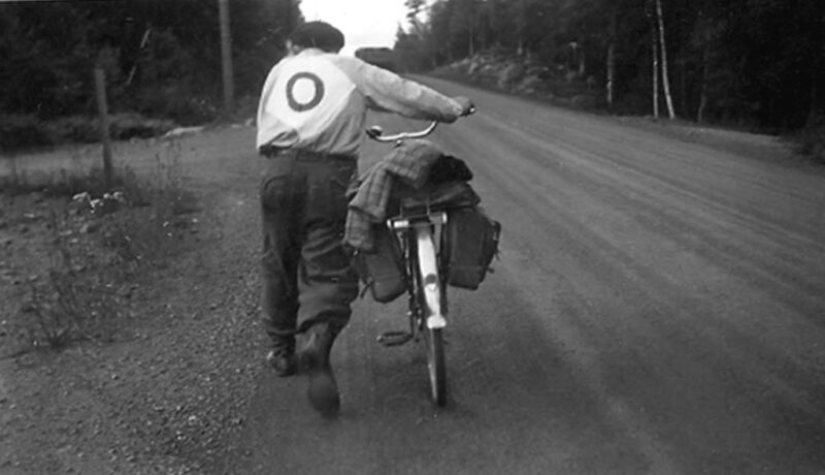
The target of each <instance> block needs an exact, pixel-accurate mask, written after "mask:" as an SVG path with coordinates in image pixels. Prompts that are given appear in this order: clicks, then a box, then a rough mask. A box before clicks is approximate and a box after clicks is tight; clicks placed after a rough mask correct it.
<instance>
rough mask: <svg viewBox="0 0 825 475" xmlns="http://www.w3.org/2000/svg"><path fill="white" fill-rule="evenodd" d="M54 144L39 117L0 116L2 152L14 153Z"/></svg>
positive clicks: (0, 148)
mask: <svg viewBox="0 0 825 475" xmlns="http://www.w3.org/2000/svg"><path fill="white" fill-rule="evenodd" d="M52 144H53V140H52V137H51V136H50V134H49V133H48V130H47V128H46V127H44V125H43V123H42V122H41V121H40V120H38V119H37V117H35V116H33V115H0V150H2V151H6V152H14V151H18V150H24V149H31V148H35V147H41V146H48V145H52Z"/></svg>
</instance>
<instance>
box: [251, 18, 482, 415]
mask: <svg viewBox="0 0 825 475" xmlns="http://www.w3.org/2000/svg"><path fill="white" fill-rule="evenodd" d="M343 46H344V36H343V34H342V33H341V32H340V31H339V30H337V29H336V28H334V27H333V26H331V25H329V24H327V23H324V22H310V23H304V24H303V25H301V26H299V27H298V28H297V29H296V30H295V31H294V32H293V33H292V34H291V35H290V37H289V39H288V41H287V48H288V50H289V55H288V56H287V57H285V58H284V59H283V60H281V61H280V62H279V63H278V64H276V65H275V66H274V67H273V68H272V70H271V71H270V73H269V76H268V77H267V80H266V83H265V84H264V88H263V92H262V94H261V99H260V104H259V107H258V121H257V126H258V131H257V147H258V151H259V152H260V154H261V155H263V156H265V157H267V158H268V159H269V160H268V163H267V170H266V172H265V174H264V178H263V181H262V183H261V189H260V194H261V212H262V218H263V234H264V249H263V317H264V323H265V328H266V331H267V334H268V335H269V337H270V340H271V344H272V348H271V351H270V352H269V353H268V355H267V362H268V363H269V364H270V365H271V366H272V367H273V368H274V370H275V372H276V374H278V375H279V376H290V375H293V374H295V373H296V371H297V369H298V367H300V368H301V370H302V371H304V372H306V373H307V374H308V376H309V387H308V391H307V396H308V398H309V402H310V404H311V405H312V407H313V408H315V409H316V410H317V411H319V412H320V413H321V414H322V415H324V416H328V417H329V416H334V415H336V414H337V413H338V410H339V408H340V396H339V394H338V387H337V384H336V382H335V378H334V375H333V373H332V367H331V364H330V359H329V354H330V350H331V348H332V344H333V342H334V341H335V338H336V336H337V335H338V334H339V333H340V332H341V330H342V329H343V328H344V326H346V324H347V322H348V321H349V318H350V314H351V308H350V305H351V303H352V301H353V300H354V299H355V298H356V297H357V295H358V278H357V275H356V273H355V272H354V270H353V268H352V267H351V266H350V261H349V257H348V256H347V254H346V253H345V251H344V247H343V243H342V238H343V235H344V226H345V222H346V216H347V200H346V190H347V187H348V186H349V183H350V181H351V180H352V179H353V178H354V177H356V176H357V159H358V153H359V149H360V145H361V141H362V140H363V135H364V133H363V129H364V123H365V119H366V111H367V109H373V110H380V111H389V112H395V113H397V114H400V115H403V116H406V117H411V118H417V119H428V120H438V121H441V122H453V121H455V120H456V119H458V118H459V117H461V116H463V115H466V114H468V113H469V112H470V111H471V109H472V103H471V102H470V101H469V100H468V99H466V98H463V97H456V98H449V97H446V96H444V95H442V94H439V93H438V92H436V91H434V90H432V89H430V88H427V87H425V86H422V85H420V84H417V83H415V82H412V81H409V80H406V79H404V78H401V77H400V76H397V75H395V74H394V73H391V72H389V71H386V70H383V69H380V68H377V67H375V66H371V65H369V64H367V63H365V62H363V61H361V60H359V59H356V58H349V57H344V56H340V55H338V54H337V53H338V52H339V51H340V50H341V48H342V47H343ZM299 323H300V325H299ZM298 333H304V334H305V339H304V344H303V345H302V348H301V351H300V352H298V355H297V356H296V351H295V335H296V334H298Z"/></svg>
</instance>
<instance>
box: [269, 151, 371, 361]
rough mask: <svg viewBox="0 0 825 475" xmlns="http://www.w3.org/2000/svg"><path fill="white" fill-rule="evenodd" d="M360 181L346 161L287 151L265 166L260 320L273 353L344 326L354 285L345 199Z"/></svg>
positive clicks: (348, 159)
mask: <svg viewBox="0 0 825 475" xmlns="http://www.w3.org/2000/svg"><path fill="white" fill-rule="evenodd" d="M356 175H357V163H356V160H355V159H354V158H351V157H338V156H329V155H321V154H314V153H308V152H301V151H287V152H282V153H280V154H278V155H277V156H275V157H272V158H270V159H269V160H268V164H267V169H266V171H265V173H264V177H263V181H262V183H261V190H260V195H261V214H262V217H263V234H264V250H263V317H264V325H265V328H266V331H267V333H268V334H269V336H270V338H271V339H272V342H273V344H274V345H276V346H277V345H289V346H291V347H294V341H295V340H294V337H293V336H286V335H287V334H288V333H289V332H293V331H294V330H296V328H297V327H298V324H299V323H300V328H301V329H305V328H308V327H309V326H311V325H312V324H314V323H320V322H329V323H330V326H331V327H333V328H334V329H336V330H340V329H341V328H343V327H344V326H345V325H346V324H347V322H348V321H349V318H350V314H351V313H352V310H351V308H350V304H351V303H352V301H353V300H355V298H356V297H357V296H358V278H357V274H356V273H355V271H354V269H353V268H352V266H351V264H350V258H349V256H348V255H347V253H346V252H345V250H344V246H343V236H344V225H345V223H346V217H347V200H346V191H347V187H348V186H349V183H350V180H351V179H353V177H354V176H356Z"/></svg>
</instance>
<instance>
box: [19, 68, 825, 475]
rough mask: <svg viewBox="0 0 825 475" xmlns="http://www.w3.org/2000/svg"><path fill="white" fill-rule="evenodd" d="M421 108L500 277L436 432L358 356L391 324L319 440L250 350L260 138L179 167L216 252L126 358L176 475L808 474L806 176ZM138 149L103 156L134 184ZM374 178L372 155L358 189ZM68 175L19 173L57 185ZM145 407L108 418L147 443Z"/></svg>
mask: <svg viewBox="0 0 825 475" xmlns="http://www.w3.org/2000/svg"><path fill="white" fill-rule="evenodd" d="M427 82H430V83H431V84H433V85H434V86H436V87H437V88H438V89H440V90H443V91H445V92H447V93H449V94H464V95H468V96H470V97H472V98H473V99H474V101H475V102H476V104H477V105H478V109H479V112H478V113H477V114H476V115H475V116H473V117H470V118H469V119H466V120H463V121H461V122H460V123H458V124H455V125H451V126H443V127H441V128H439V130H438V131H437V132H436V134H435V135H434V137H433V140H434V141H435V142H436V143H438V144H439V145H441V146H442V147H443V148H444V150H445V151H446V152H447V153H451V154H453V155H456V156H458V157H461V158H463V159H465V160H466V161H467V162H468V163H469V165H470V167H471V168H472V169H473V171H474V172H475V175H476V176H475V178H474V180H473V182H472V184H473V186H474V188H475V189H476V191H478V193H479V194H480V195H481V197H482V204H483V205H484V207H485V208H486V209H487V210H488V211H489V213H490V214H491V215H492V216H494V217H495V218H497V219H498V220H500V221H501V222H502V224H503V229H504V231H503V241H502V245H501V247H502V255H501V259H500V260H499V261H496V262H494V267H495V273H493V274H490V275H488V278H487V280H486V281H485V282H484V283H483V284H482V287H481V289H480V290H479V291H477V292H469V291H461V290H451V296H450V304H451V313H450V316H449V319H450V324H449V327H448V329H447V334H446V340H447V350H446V352H447V359H448V374H449V390H450V401H449V403H448V405H447V407H445V408H443V409H438V408H436V407H434V406H433V405H432V404H431V403H430V402H429V399H428V382H427V375H426V362H425V359H424V352H423V348H422V347H421V346H415V345H407V346H404V347H401V348H393V349H388V348H383V347H381V346H380V345H379V344H378V343H376V342H375V338H376V336H378V335H379V334H380V333H382V332H384V331H386V330H391V329H401V328H403V326H404V325H405V323H406V320H405V316H404V312H405V309H404V307H403V301H402V300H403V299H401V300H399V301H398V302H394V303H392V304H389V305H380V304H376V303H374V302H372V301H371V300H370V299H369V298H368V297H367V298H365V299H362V300H359V301H357V303H356V305H355V314H354V317H353V320H352V323H351V325H350V326H349V327H348V328H347V329H346V330H345V332H344V333H343V334H342V335H341V337H340V338H339V340H338V342H337V344H336V346H335V348H334V351H333V358H334V366H335V369H336V374H337V376H338V381H339V384H340V386H341V390H342V403H343V406H342V414H341V417H340V419H339V420H337V421H333V422H329V421H324V420H323V419H321V418H320V417H319V416H318V415H317V414H315V413H314V412H313V411H312V410H311V409H310V407H309V405H308V404H307V402H306V400H305V395H304V391H305V384H306V381H305V380H304V379H303V378H292V379H279V378H276V377H275V376H274V374H272V372H271V371H268V370H267V369H266V368H265V367H264V365H263V363H262V358H263V356H264V353H265V347H264V339H263V337H262V336H261V329H260V328H259V327H255V326H253V325H252V323H253V322H256V321H257V320H256V316H255V315H256V310H255V305H256V293H257V252H258V248H259V246H260V231H259V229H258V226H259V224H258V219H259V218H258V206H257V203H256V189H257V184H258V176H259V175H258V174H259V170H260V169H261V168H262V161H261V159H259V158H258V157H256V155H255V152H254V150H253V140H254V130H253V129H251V128H235V129H225V130H217V131H207V132H206V133H204V134H202V135H201V136H199V137H198V138H196V139H192V140H190V139H182V140H181V141H180V142H179V143H178V144H177V145H175V146H176V147H180V148H179V150H180V151H179V152H176V153H180V155H181V157H182V160H183V162H184V163H182V166H183V167H184V168H185V170H186V173H187V175H188V178H187V182H186V183H187V185H190V186H191V187H192V188H193V189H194V190H195V191H196V192H197V193H198V195H199V196H202V197H204V199H203V207H204V210H205V211H204V216H199V218H200V221H201V224H202V226H203V227H204V230H203V234H204V235H205V236H212V237H207V238H205V240H204V241H203V242H204V243H206V244H202V245H201V247H202V249H201V248H198V249H199V251H198V254H193V256H194V257H191V258H188V259H189V260H190V261H192V262H181V263H180V264H173V265H172V267H171V268H170V270H169V271H168V273H169V276H168V279H169V280H170V281H172V283H175V282H178V283H179V285H177V284H176V285H177V286H173V285H171V284H169V288H171V289H173V290H174V289H180V291H179V292H178V291H175V292H177V293H175V292H173V295H172V296H171V297H169V298H171V299H173V300H172V301H173V302H177V303H176V305H177V306H178V307H180V308H179V309H177V307H174V306H173V307H171V308H172V309H173V310H175V311H176V312H177V313H180V314H185V315H189V314H197V315H198V316H199V317H198V319H195V320H192V319H190V320H192V321H191V322H190V321H189V320H182V319H181V318H178V317H175V318H174V319H170V320H169V321H170V322H177V323H175V325H177V327H180V328H179V329H178V330H174V328H177V327H168V328H169V330H166V328H167V327H166V326H159V330H158V335H159V336H157V337H153V338H154V339H151V340H147V343H146V344H147V345H148V344H149V343H151V342H153V341H155V340H157V341H156V342H155V343H152V344H151V346H148V347H147V348H148V349H147V350H146V351H142V350H141V351H135V352H134V354H133V356H134V358H135V359H136V361H138V362H139V363H140V364H139V365H138V363H135V366H136V367H138V368H142V367H143V366H145V365H144V364H143V363H142V362H143V361H144V360H145V361H149V362H151V361H154V359H152V358H154V356H152V355H154V351H155V350H157V351H160V349H164V350H163V351H165V352H166V353H164V354H165V355H166V356H164V357H163V359H162V360H163V362H166V363H168V365H169V368H170V373H169V374H170V375H173V376H174V378H173V377H172V376H169V377H168V378H166V379H168V380H169V381H166V379H164V378H160V377H158V376H153V375H152V374H150V373H147V375H148V376H146V379H145V380H140V381H135V383H134V386H135V387H137V388H144V389H145V391H146V392H147V394H148V395H152V397H155V396H156V397H157V398H158V401H161V402H162V403H163V404H165V405H166V406H169V407H176V405H180V406H181V407H186V408H189V407H191V408H194V409H197V410H198V411H202V412H203V414H201V413H200V412H198V413H194V412H193V413H192V414H189V413H186V414H185V416H186V417H187V418H188V419H186V420H188V421H190V422H191V421H196V422H197V423H198V424H201V422H198V421H203V424H201V425H202V426H203V427H201V425H197V424H195V425H193V426H192V427H191V428H190V429H189V432H185V431H184V433H183V434H184V435H185V436H187V437H188V434H190V432H191V438H190V439H185V438H181V437H180V436H179V437H178V438H177V439H174V440H173V441H175V440H181V441H182V442H180V444H181V445H180V448H178V449H176V450H177V452H170V453H174V454H176V456H177V457H182V459H184V460H185V461H187V462H190V461H195V462H198V463H194V462H192V463H187V466H189V467H196V468H194V469H192V471H186V472H185V473H200V472H206V473H237V474H273V473H294V474H316V473H317V474H331V473H334V474H359V475H360V474H381V475H386V474H418V473H450V474H465V473H466V474H505V473H507V474H511V473H519V474H521V473H525V474H528V473H529V474H533V473H559V474H607V473H610V474H614V473H620V474H623V473H627V474H645V473H649V474H657V475H659V474H696V473H708V474H712V473H719V474H737V473H739V474H752V473H757V472H760V473H776V474H787V473H795V474H821V473H825V450H822V448H823V447H824V446H825V292H823V288H825V206H823V204H825V173H823V171H822V170H821V169H816V168H813V167H809V166H806V165H803V164H800V163H798V162H793V161H789V160H788V154H787V152H785V151H784V150H783V148H782V147H781V145H780V144H778V143H776V142H774V141H773V140H771V139H769V138H765V137H757V136H748V135H743V134H732V133H722V134H720V133H718V132H712V131H702V130H700V129H690V130H689V131H687V132H685V131H684V130H682V129H678V128H674V127H670V126H668V127H661V126H658V125H651V124H649V123H646V122H645V121H635V120H629V121H625V120H621V119H617V118H606V117H597V116H593V115H587V114H581V113H577V112H573V111H567V110H562V109H558V108H554V107H550V106H547V105H542V104H537V103H534V102H530V101H526V100H522V99H517V98H512V97H508V96H505V95H499V94H494V93H489V92H484V91H481V90H476V89H468V88H466V87H461V86H458V85H455V84H451V83H448V82H442V81H437V80H429V79H428V80H427ZM371 120H373V121H374V122H376V123H380V124H382V125H383V126H384V127H385V129H387V130H389V131H393V130H399V129H405V128H408V127H413V126H416V125H418V126H420V125H421V124H420V123H419V124H415V123H413V122H410V121H405V120H403V119H399V118H395V117H392V116H387V115H373V116H371ZM124 147H126V146H125V145H124ZM153 147H155V146H154V145H153V146H148V145H147V146H145V147H143V146H141V145H136V146H131V147H130V148H129V150H130V151H129V153H128V154H127V153H120V154H118V156H119V157H128V161H129V164H130V166H133V167H136V168H139V167H140V166H141V164H146V163H152V160H153V158H152V157H153V156H154V154H156V153H157V152H156V151H155V148H153ZM386 152H387V148H386V146H384V145H378V144H373V143H371V144H368V145H367V147H366V149H365V150H364V159H363V163H362V164H361V168H362V170H365V169H366V168H367V167H368V166H369V164H370V163H371V162H372V161H374V160H375V159H376V158H377V157H380V156H381V155H382V154H385V153H386ZM141 153H142V154H143V155H145V156H141ZM62 154H63V155H64V156H60V155H61V152H56V153H55V154H53V155H54V156H46V157H45V158H43V159H42V160H40V161H38V162H35V161H34V160H31V161H30V163H28V165H29V166H32V167H34V170H35V171H36V169H37V167H38V166H40V165H42V166H43V167H44V169H46V170H53V165H54V163H53V162H55V161H60V160H63V161H65V159H66V156H65V153H64V152H63V153H62ZM69 158H71V157H69ZM209 226H212V227H214V229H211V228H209ZM195 271H197V273H193V272H195ZM173 274H174V275H173ZM193 279H195V280H196V284H197V285H196V286H195V287H192V280H193ZM164 285H167V284H164ZM186 289H190V290H186ZM198 289H200V290H198ZM176 309H177V310H176ZM163 325H167V324H166V323H163ZM164 335H167V336H168V337H167V336H164ZM209 335H212V336H209ZM207 336H209V337H208V338H207ZM216 338H217V340H216ZM256 345H257V346H256ZM149 350H151V352H149ZM107 351H110V350H107ZM143 353H147V354H146V355H145V356H141V355H142V354H143ZM69 356H71V354H70V355H69ZM159 358H160V357H159ZM159 361H160V360H159ZM173 361H183V362H186V365H184V364H183V363H177V366H179V367H180V368H177V366H175V364H173V363H172V362H173ZM175 368H177V369H175ZM204 375H206V376H209V377H206V379H205V381H206V382H203V381H201V380H202V379H204V377H205V376H204ZM212 376H214V377H215V378H217V379H216V380H215V381H212V379H211V378H212ZM187 378H188V379H187ZM178 379H179V381H178ZM127 381H128V382H129V383H130V384H131V380H127ZM164 381H165V382H164ZM175 381H178V383H177V384H175ZM162 382H163V384H167V385H168V386H169V387H168V388H165V387H164V388H161V387H160V386H161V383H162ZM155 386H158V388H155ZM201 386H204V387H208V388H211V389H209V392H204V391H205V390H202V389H201ZM130 387H131V386H130ZM121 392H122V391H121ZM118 394H120V393H118ZM203 394H206V395H207V396H208V397H207V398H206V399H204V398H203V396H202V395H203ZM196 396H197V398H196ZM123 397H124V398H126V399H128V400H130V401H131V400H134V399H135V398H140V397H141V393H140V392H139V391H136V390H135V391H132V392H129V393H128V398H127V396H123ZM187 398H190V399H192V401H190V402H192V404H189V403H188V402H187V401H189V400H188V399H187ZM126 399H124V400H126ZM144 399H146V400H147V401H150V400H151V399H152V398H150V397H145V398H144ZM108 400H113V401H114V399H113V397H109V399H108ZM117 401H119V399H118V400H117ZM197 401H202V402H197ZM113 404H114V403H110V405H113ZM118 404H120V403H119V402H118ZM140 404H141V401H138V403H137V406H134V405H133V406H134V407H140ZM143 404H144V405H146V408H144V410H143V412H140V411H137V409H134V408H133V406H128V405H125V404H124V405H123V407H127V408H132V409H129V410H128V411H127V412H125V414H131V413H132V412H134V418H135V420H136V421H138V422H141V423H142V422H144V418H150V419H149V420H154V419H151V417H156V418H160V416H153V414H154V412H155V411H154V410H153V409H151V404H148V403H145V402H144V403H143ZM147 404H148V405H147ZM158 404H160V403H158ZM119 407H120V406H118V408H119ZM163 408H165V406H164V407H163ZM163 408H161V409H163ZM194 409H193V411H194ZM118 410H119V411H120V409H118ZM129 411H131V412H129ZM135 411H137V412H135ZM121 413H123V412H122V411H121ZM175 414H177V413H175ZM164 417H166V416H164ZM181 417H183V416H181ZM166 419H169V420H174V417H171V418H165V419H158V422H159V423H163V424H167V425H168V424H171V422H164V421H166ZM227 421H231V423H230V422H227ZM207 423H208V425H207ZM190 425H192V424H190ZM163 427H166V426H163ZM170 427H171V426H170ZM187 427H188V426H187ZM164 430H166V429H164ZM167 432H169V433H170V434H174V431H173V430H171V429H170V430H168V431H167ZM147 434H150V433H149V432H147ZM150 435H151V434H150ZM147 437H149V436H147ZM199 439H202V440H199ZM90 440H92V439H90ZM190 440H191V441H190ZM187 441H190V442H187ZM161 442H163V441H161ZM176 443H177V442H176ZM161 445H162V444H161ZM173 445H174V444H173ZM219 445H221V446H219ZM201 446H204V447H208V448H209V451H206V450H205V449H202V447H201ZM227 454H228V455H227ZM142 460H143V459H141V458H138V459H136V460H135V464H137V465H143V466H144V468H145V469H146V470H145V472H146V473H177V472H172V471H167V472H151V471H150V470H149V467H148V466H147V465H146V463H145V462H143V461H142ZM66 466H73V465H66ZM124 470H126V469H124ZM116 472H117V470H113V472H112V473H116ZM12 473H17V472H12ZM20 473H23V472H20ZM44 473H45V472H44ZM55 473H57V472H55ZM87 473H93V472H87ZM101 473H108V472H105V471H102V472H101ZM121 473H127V472H126V471H121ZM128 473H143V472H139V471H134V472H128ZM180 473H184V472H180Z"/></svg>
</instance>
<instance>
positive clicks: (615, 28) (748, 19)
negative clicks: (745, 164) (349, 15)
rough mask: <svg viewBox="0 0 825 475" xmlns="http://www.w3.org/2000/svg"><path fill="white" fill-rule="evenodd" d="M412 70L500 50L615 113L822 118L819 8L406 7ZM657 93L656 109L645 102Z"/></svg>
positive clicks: (661, 4) (443, 2) (575, 3)
mask: <svg viewBox="0 0 825 475" xmlns="http://www.w3.org/2000/svg"><path fill="white" fill-rule="evenodd" d="M405 3H406V6H407V8H408V10H409V15H408V20H409V21H408V24H407V25H405V27H404V28H403V29H400V30H399V32H398V42H397V44H396V51H397V53H398V54H399V55H400V56H401V58H402V62H403V63H404V64H405V65H406V67H407V68H408V69H411V70H429V69H432V68H434V67H436V66H439V65H443V64H447V63H451V62H455V61H458V60H460V59H462V58H467V57H471V56H473V55H477V54H479V53H481V52H484V51H489V50H498V51H504V52H507V54H510V55H517V56H520V57H524V58H528V59H529V60H530V61H532V62H537V63H539V64H543V65H544V66H546V67H547V68H548V70H549V71H550V74H556V75H560V76H565V75H566V77H568V78H570V77H573V78H582V79H584V78H589V80H590V81H593V82H595V83H596V84H597V85H598V90H599V91H600V94H599V102H600V103H601V104H602V105H603V106H604V107H605V108H608V109H612V110H613V111H616V112H622V113H634V114H651V111H652V110H653V107H654V105H655V106H656V107H657V108H659V109H660V110H661V111H662V112H661V113H662V115H663V116H666V117H667V116H671V114H672V116H673V117H678V118H681V119H685V120H691V121H698V122H706V121H709V122H715V123H723V124H728V125H736V126H740V127H746V128H754V129H758V130H761V131H768V132H782V131H788V130H795V129H799V128H802V127H804V126H806V125H807V124H811V123H813V122H817V121H821V116H822V115H823V113H825V2H823V1H822V0H436V1H429V2H428V1H426V0H406V2H405ZM654 92H655V93H656V96H658V97H657V99H658V100H657V101H655V104H654Z"/></svg>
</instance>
